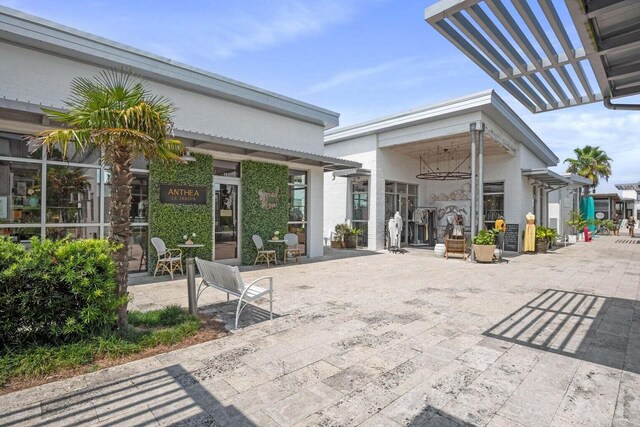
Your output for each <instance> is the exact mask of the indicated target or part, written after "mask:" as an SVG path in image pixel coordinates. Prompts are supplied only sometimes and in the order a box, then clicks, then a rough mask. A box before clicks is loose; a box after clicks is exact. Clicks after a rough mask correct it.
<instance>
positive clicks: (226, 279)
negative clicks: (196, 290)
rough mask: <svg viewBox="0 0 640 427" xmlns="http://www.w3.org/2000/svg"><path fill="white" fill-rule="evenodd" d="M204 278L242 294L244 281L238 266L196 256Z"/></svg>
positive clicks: (222, 287)
mask: <svg viewBox="0 0 640 427" xmlns="http://www.w3.org/2000/svg"><path fill="white" fill-rule="evenodd" d="M196 264H198V270H200V274H201V275H202V278H203V279H204V280H205V281H206V282H207V283H208V284H209V285H210V286H215V287H217V288H220V289H224V290H226V291H229V292H230V293H233V294H242V291H243V290H244V283H243V282H242V277H240V270H238V267H232V266H230V265H224V264H220V263H217V262H212V261H205V260H203V259H200V258H196Z"/></svg>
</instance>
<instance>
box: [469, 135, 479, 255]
mask: <svg viewBox="0 0 640 427" xmlns="http://www.w3.org/2000/svg"><path fill="white" fill-rule="evenodd" d="M476 192H477V182H476V124H475V123H471V213H470V215H471V238H472V239H473V237H474V236H475V235H476V216H477V204H476ZM471 257H472V259H473V252H472V253H471Z"/></svg>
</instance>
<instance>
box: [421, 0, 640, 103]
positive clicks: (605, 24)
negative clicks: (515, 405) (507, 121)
mask: <svg viewBox="0 0 640 427" xmlns="http://www.w3.org/2000/svg"><path fill="white" fill-rule="evenodd" d="M564 3H565V4H566V8H563V7H562V6H563V5H562V3H561V2H560V1H553V0H537V1H536V0H511V1H509V0H484V1H481V0H440V1H438V2H437V3H435V4H433V5H432V6H430V7H428V8H427V9H426V10H425V20H426V21H427V22H428V23H429V24H430V25H431V26H432V27H433V28H435V29H436V30H437V31H438V32H439V33H440V34H442V35H443V36H444V37H446V38H447V39H448V40H449V41H450V42H451V43H453V44H454V45H455V46H456V47H457V48H458V49H460V50H461V51H462V52H463V53H464V54H465V55H467V56H468V57H469V58H470V59H471V60H472V61H473V62H475V63H476V64H477V65H478V66H479V67H480V68H481V69H482V70H484V71H485V72H486V73H487V74H489V75H490V76H491V77H492V78H493V79H494V80H495V81H496V82H497V83H498V84H499V85H500V86H502V87H503V88H504V89H505V90H507V91H508V92H509V93H510V94H511V95H513V96H514V97H515V98H516V99H517V100H518V101H520V102H521V103H522V104H523V105H525V106H526V107H527V108H528V109H529V110H530V111H532V112H533V113H539V112H544V111H552V110H557V109H560V108H567V107H571V106H575V105H581V104H587V103H591V102H596V101H604V104H605V106H606V107H607V108H612V109H634V110H639V109H640V105H628V104H627V105H624V104H622V105H621V104H612V103H611V101H610V100H611V99H613V98H618V97H624V96H629V95H636V94H639V93H640V0H565V2H564ZM574 32H577V35H578V38H576V37H571V36H570V34H573V33H574Z"/></svg>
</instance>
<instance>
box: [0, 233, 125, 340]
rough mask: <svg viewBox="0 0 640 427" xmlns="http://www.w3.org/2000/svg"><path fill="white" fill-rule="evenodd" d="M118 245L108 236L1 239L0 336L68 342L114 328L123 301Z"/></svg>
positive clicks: (2, 338) (0, 337) (10, 338)
mask: <svg viewBox="0 0 640 427" xmlns="http://www.w3.org/2000/svg"><path fill="white" fill-rule="evenodd" d="M113 250H114V246H113V245H111V244H110V243H109V242H107V241H106V240H95V239H91V240H59V241H52V240H44V241H40V240H39V239H37V238H33V239H32V240H31V249H28V250H27V249H24V248H23V247H22V245H20V244H18V243H12V242H11V241H9V240H8V239H4V238H3V239H0V342H2V343H3V344H4V346H5V348H12V347H21V346H24V345H26V344H30V343H58V342H69V341H72V340H74V339H77V338H79V337H85V336H91V335H95V334H98V333H101V332H103V331H105V330H109V329H112V328H113V327H115V325H116V317H117V310H118V307H119V306H120V305H121V304H122V303H123V302H124V300H123V299H122V298H120V299H118V298H117V297H116V280H115V275H116V268H115V263H114V262H113V260H112V258H111V253H112V252H113Z"/></svg>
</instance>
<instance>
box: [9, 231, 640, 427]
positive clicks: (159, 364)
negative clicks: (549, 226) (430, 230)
mask: <svg viewBox="0 0 640 427" xmlns="http://www.w3.org/2000/svg"><path fill="white" fill-rule="evenodd" d="M265 272H266V271H265V270H260V271H247V272H245V273H243V276H244V277H245V278H246V279H253V278H256V277H258V276H261V275H264V274H265ZM268 273H269V274H272V275H273V276H274V277H275V300H274V310H275V312H276V313H277V314H278V315H279V317H278V318H277V319H276V320H274V321H273V322H269V321H262V319H263V318H264V315H265V313H264V311H263V309H264V308H265V307H268V305H267V304H264V303H262V304H260V307H261V308H259V307H256V308H254V309H253V310H251V311H249V312H247V313H245V314H244V315H243V317H244V320H243V323H244V324H245V325H246V326H245V327H244V328H242V329H241V330H239V331H238V332H237V333H234V334H232V335H230V336H228V337H226V338H223V339H220V340H217V341H213V342H209V343H205V344H200V345H196V346H193V347H190V348H186V349H181V350H178V351H174V352H172V353H167V354H163V355H160V356H156V357H151V358H148V359H144V360H139V361H135V362H132V363H129V364H126V365H121V366H117V367H113V368H110V369H105V370H103V371H99V372H95V373H92V374H88V375H84V376H81V377H77V378H73V379H69V380H64V381H59V382H56V383H52V384H47V385H43V386H40V387H36V388H33V389H30V390H24V391H20V392H16V393H12V394H9V395H5V396H0V425H42V426H44V425H47V426H51V425H64V426H72V425H158V424H160V425H173V424H175V425H194V426H195V425H212V426H218V425H234V426H236V425H260V426H263V425H264V426H295V425H323V426H333V425H336V426H351V425H362V426H395V425H413V426H422V425H429V426H458V425H466V424H469V425H480V426H483V425H489V426H520V425H523V426H547V425H557V426H568V425H587V426H610V425H615V426H638V425H640V302H639V301H638V298H639V288H640V239H634V240H632V241H630V240H629V239H627V238H625V237H619V238H618V237H603V238H599V239H597V240H596V241H594V242H593V243H581V244H577V245H574V246H570V247H567V248H563V249H560V250H557V251H556V252H554V253H549V254H546V255H535V256H519V257H516V258H513V259H512V260H511V262H510V263H509V264H500V265H495V264H494V265H478V264H474V263H471V262H463V261H460V260H455V259H451V260H444V259H438V258H435V257H434V256H433V254H432V253H431V252H428V251H422V250H415V251H411V252H410V253H407V254H405V255H390V254H386V253H381V254H375V255H370V256H362V257H357V258H348V259H339V260H334V261H327V262H321V263H308V264H301V265H294V266H289V267H286V268H273V269H269V270H268ZM132 292H133V294H134V297H135V301H134V305H137V306H138V307H140V308H143V309H145V308H153V307H156V306H161V305H165V304H170V303H176V302H179V303H182V304H186V289H185V281H184V280H176V281H173V282H163V283H153V284H146V285H139V286H135V287H132ZM225 299H226V297H225V296H224V294H222V293H220V292H217V291H213V290H209V291H206V292H205V294H204V295H203V297H202V300H201V307H203V309H205V310H209V311H216V312H218V313H219V315H220V316H221V317H222V318H224V319H226V320H231V319H232V317H233V316H232V315H231V314H230V313H231V311H232V309H233V307H232V305H230V304H227V303H225Z"/></svg>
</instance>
